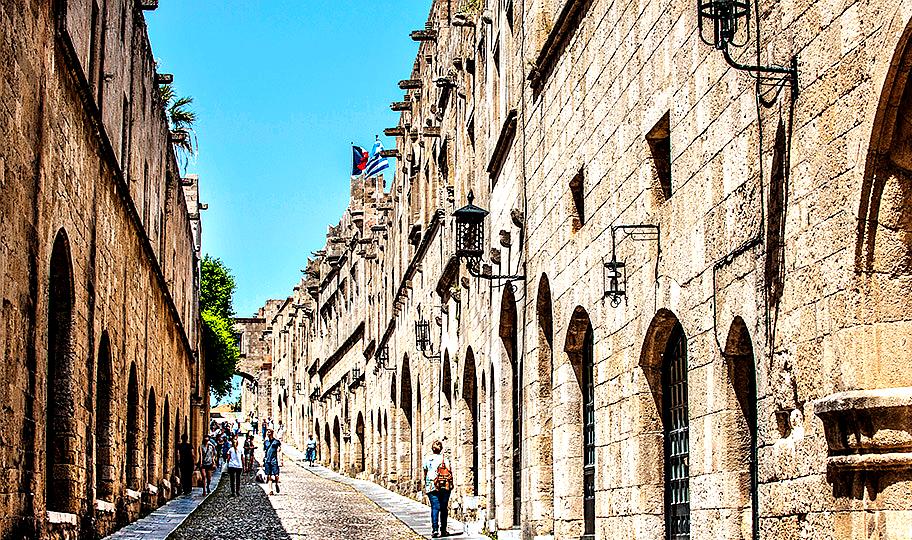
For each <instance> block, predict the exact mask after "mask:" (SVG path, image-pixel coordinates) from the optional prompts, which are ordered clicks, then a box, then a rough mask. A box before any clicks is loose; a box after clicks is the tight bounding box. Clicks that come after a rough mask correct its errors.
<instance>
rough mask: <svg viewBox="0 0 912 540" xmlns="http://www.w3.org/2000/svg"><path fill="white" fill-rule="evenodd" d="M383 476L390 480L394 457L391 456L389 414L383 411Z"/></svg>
mask: <svg viewBox="0 0 912 540" xmlns="http://www.w3.org/2000/svg"><path fill="white" fill-rule="evenodd" d="M383 448H384V452H383V456H382V458H383V474H384V476H386V477H387V480H389V475H390V466H391V463H392V462H391V461H390V460H391V459H392V456H391V455H390V443H389V413H388V412H387V411H383Z"/></svg>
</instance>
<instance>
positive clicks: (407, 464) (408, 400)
mask: <svg viewBox="0 0 912 540" xmlns="http://www.w3.org/2000/svg"><path fill="white" fill-rule="evenodd" d="M412 401H413V396H412V372H411V368H410V366H409V358H408V355H404V356H403V357H402V375H401V380H400V381H399V414H398V415H397V416H398V418H399V422H398V425H397V428H398V429H397V432H398V433H397V441H396V442H397V447H398V450H399V451H398V458H399V464H398V467H397V471H398V473H399V478H398V481H399V482H400V483H403V482H407V481H408V480H409V479H410V478H411V477H412V472H413V469H412V455H413V454H414V451H413V450H414V448H413V446H414V443H413V433H412V427H413V410H412Z"/></svg>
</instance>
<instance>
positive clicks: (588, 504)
mask: <svg viewBox="0 0 912 540" xmlns="http://www.w3.org/2000/svg"><path fill="white" fill-rule="evenodd" d="M582 353H583V354H582V357H583V362H582V369H583V384H582V393H583V534H584V535H593V536H594V535H595V376H594V371H595V358H594V356H593V343H592V325H591V324H590V325H588V326H586V336H585V339H584V340H583V351H582Z"/></svg>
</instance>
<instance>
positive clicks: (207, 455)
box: [199, 435, 217, 495]
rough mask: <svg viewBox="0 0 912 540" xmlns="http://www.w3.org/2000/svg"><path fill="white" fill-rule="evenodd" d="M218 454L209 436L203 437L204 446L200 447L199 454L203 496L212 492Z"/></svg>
mask: <svg viewBox="0 0 912 540" xmlns="http://www.w3.org/2000/svg"><path fill="white" fill-rule="evenodd" d="M216 454H217V452H216V450H215V445H214V444H212V440H211V439H210V438H209V436H208V435H207V436H205V437H203V444H201V445H200V452H199V470H200V474H201V475H202V477H203V495H206V494H208V493H209V491H211V490H210V489H209V483H210V482H212V471H214V470H215V460H216Z"/></svg>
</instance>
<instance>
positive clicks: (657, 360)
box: [637, 308, 689, 534]
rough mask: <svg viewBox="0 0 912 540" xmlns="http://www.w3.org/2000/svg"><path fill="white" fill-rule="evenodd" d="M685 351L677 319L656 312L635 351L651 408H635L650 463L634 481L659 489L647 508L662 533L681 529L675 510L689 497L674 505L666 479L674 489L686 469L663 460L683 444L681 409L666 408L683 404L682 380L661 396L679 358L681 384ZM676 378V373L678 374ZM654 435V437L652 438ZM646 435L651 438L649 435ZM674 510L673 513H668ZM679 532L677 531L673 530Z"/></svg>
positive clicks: (681, 456)
mask: <svg viewBox="0 0 912 540" xmlns="http://www.w3.org/2000/svg"><path fill="white" fill-rule="evenodd" d="M686 350H687V337H686V334H685V333H684V329H683V327H682V326H681V323H680V321H679V320H678V317H677V316H676V315H675V314H674V313H673V312H671V311H670V310H668V309H665V308H662V309H660V310H659V311H658V312H656V314H655V315H654V316H653V318H652V322H651V323H650V325H649V328H648V329H647V331H646V337H645V339H644V341H643V348H642V350H641V353H640V368H641V369H642V370H643V373H644V378H645V379H646V382H647V385H648V387H649V388H648V391H649V392H650V394H651V396H652V401H653V405H654V406H652V407H645V408H641V409H640V420H641V422H643V426H642V429H643V430H644V432H645V433H647V434H649V435H646V436H644V437H648V440H644V442H643V444H642V445H641V448H643V449H644V455H643V456H642V459H643V462H644V463H649V464H652V465H651V466H650V467H642V468H641V470H640V474H641V475H642V476H641V477H640V478H638V479H637V480H638V481H639V482H640V483H643V484H647V485H652V486H653V487H654V489H656V490H662V492H664V493H665V497H664V500H663V501H662V502H661V504H662V506H659V504H660V501H658V500H653V501H651V502H652V504H653V505H654V506H652V507H649V508H648V509H647V510H645V511H648V512H650V513H653V514H654V515H661V516H664V518H663V521H664V523H663V527H664V529H665V530H666V533H667V534H672V532H668V531H669V529H670V528H676V527H680V526H685V523H686V520H682V519H679V518H681V516H680V513H681V512H685V511H686V512H688V513H689V498H688V499H687V501H677V502H675V501H676V500H677V499H676V496H675V494H674V487H673V486H672V485H671V484H672V483H671V482H670V481H669V479H670V478H671V477H672V476H674V477H679V478H681V479H682V480H680V481H676V482H675V483H674V484H675V485H676V486H677V485H678V484H681V482H685V483H689V470H687V469H688V468H687V466H686V465H685V466H684V470H683V471H675V470H673V469H674V468H675V467H676V464H675V463H672V462H670V461H669V459H668V456H669V450H670V449H671V448H672V447H673V446H674V444H676V443H681V444H684V445H687V446H689V435H688V433H689V419H688V417H687V415H688V413H687V411H686V408H685V410H684V411H683V414H682V415H681V414H677V415H676V414H675V413H674V412H673V411H672V410H671V409H672V405H673V404H672V401H673V400H674V401H682V400H683V402H684V404H685V407H686V403H687V388H686V382H685V384H684V386H683V388H682V389H678V388H677V387H675V392H674V393H672V394H671V397H666V395H665V394H666V392H667V390H668V387H669V386H670V382H669V381H670V379H672V376H673V375H675V373H673V369H672V368H673V367H674V366H673V361H674V359H675V358H678V357H679V351H680V354H684V355H685V358H684V362H683V370H684V374H683V376H684V380H685V381H686V371H687V362H686ZM678 375H681V374H678ZM678 417H681V418H682V419H683V421H684V422H685V423H687V424H688V425H687V426H685V428H683V429H675V426H676V424H677V420H676V418H678ZM653 434H654V435H653ZM676 434H677V435H676ZM650 435H652V436H650ZM676 453H677V454H678V459H683V460H684V462H685V463H686V461H687V453H688V450H687V448H684V449H683V451H679V452H676ZM672 508H674V509H675V510H674V511H670V509H672ZM679 532H680V531H679Z"/></svg>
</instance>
